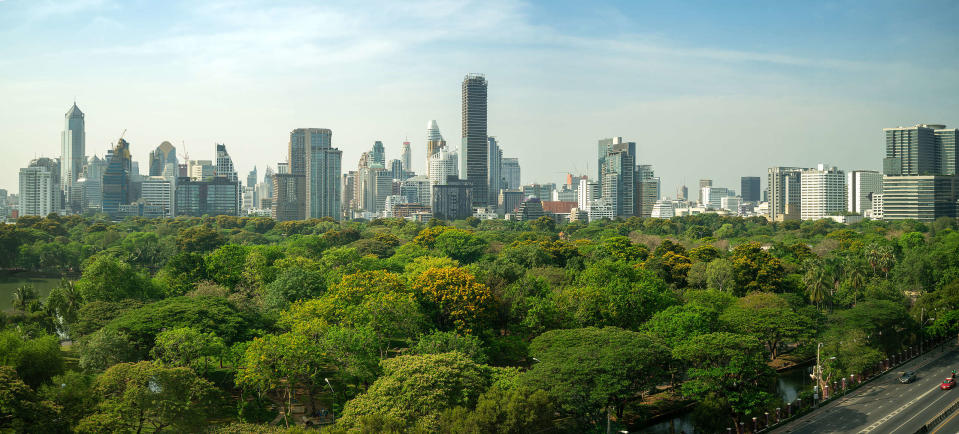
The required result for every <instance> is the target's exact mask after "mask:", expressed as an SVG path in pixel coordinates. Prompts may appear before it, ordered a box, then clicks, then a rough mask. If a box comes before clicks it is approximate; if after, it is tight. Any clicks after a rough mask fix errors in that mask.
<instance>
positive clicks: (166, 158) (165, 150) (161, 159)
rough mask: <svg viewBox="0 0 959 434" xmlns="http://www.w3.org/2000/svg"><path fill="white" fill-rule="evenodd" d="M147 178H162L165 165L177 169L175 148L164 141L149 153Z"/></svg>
mask: <svg viewBox="0 0 959 434" xmlns="http://www.w3.org/2000/svg"><path fill="white" fill-rule="evenodd" d="M149 160H150V161H149V165H150V172H149V176H163V169H165V168H166V165H167V164H173V167H177V159H176V148H174V147H173V145H172V144H170V142H166V141H164V142H163V143H160V146H157V147H156V149H154V150H152V151H150V158H149Z"/></svg>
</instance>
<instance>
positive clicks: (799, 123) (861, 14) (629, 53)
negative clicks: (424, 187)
mask: <svg viewBox="0 0 959 434" xmlns="http://www.w3.org/2000/svg"><path fill="white" fill-rule="evenodd" d="M957 19H959V3H956V2H946V1H943V2H882V1H856V2H852V1H850V2H846V1H831V2H813V1H802V2H799V1H797V2H768V1H765V2H760V1H756V2H690V1H685V2H684V1H670V2H662V1H623V2H581V1H578V2H574V1H569V2H564V1H559V2H553V1H551V2H518V1H510V0H490V1H445V0H436V1H427V2H394V1H368V2H357V1H350V2H299V1H265V0H264V1H258V0H247V1H232V0H216V1H209V2H203V1H165V2H153V1H113V0H63V1H46V0H0V149H3V151H4V156H5V157H6V158H3V159H2V160H0V188H7V189H9V190H11V191H15V190H16V189H17V169H18V168H19V167H22V166H24V165H26V164H27V162H28V161H29V160H30V159H31V158H33V157H34V156H40V155H42V156H56V155H57V154H58V153H59V146H60V145H59V134H60V130H61V129H62V128H63V114H64V113H65V112H66V110H67V109H68V108H69V106H70V104H71V103H72V102H73V99H74V98H76V99H77V101H78V104H79V105H80V107H81V109H83V110H84V112H86V114H87V153H88V154H93V153H96V154H98V155H103V154H104V153H105V152H106V149H107V148H108V147H109V146H110V143H112V142H113V141H115V140H116V137H117V136H118V135H119V134H120V132H121V131H123V130H124V129H126V130H127V135H126V137H127V139H128V140H129V141H130V142H131V146H132V149H133V152H134V158H135V159H137V160H139V161H141V162H144V161H145V160H146V155H147V153H148V152H149V151H150V150H151V149H153V148H154V147H156V146H157V145H158V144H159V143H160V142H161V141H163V140H169V141H171V142H172V143H174V144H175V145H177V146H178V148H181V146H180V143H181V142H183V143H185V144H186V148H187V150H188V151H189V154H190V157H191V158H195V159H212V158H213V155H214V151H213V145H214V142H223V143H226V144H227V146H228V150H229V151H230V153H231V154H232V155H233V158H234V161H235V162H236V164H237V166H238V168H239V170H240V171H241V172H243V173H245V172H246V171H247V170H249V169H250V168H252V166H253V165H254V164H255V165H257V166H259V167H260V169H261V171H262V168H263V166H264V165H265V164H270V165H275V164H276V162H277V161H282V160H284V159H285V152H286V143H287V140H288V137H289V136H288V135H289V131H290V130H292V129H293V128H297V127H324V128H331V129H332V130H333V141H334V145H335V146H337V147H339V148H340V149H342V150H343V151H344V154H343V155H344V158H343V167H344V170H348V169H349V168H353V167H355V165H356V161H357V159H358V157H359V155H360V153H361V152H363V151H364V150H367V149H369V148H370V147H371V146H372V143H373V141H374V140H383V141H384V143H385V144H386V151H387V157H388V158H398V157H399V152H400V143H401V142H402V141H403V139H404V138H405V137H409V138H410V140H411V141H412V143H413V153H414V158H413V160H414V161H413V165H414V169H416V170H420V171H422V169H423V168H424V161H425V157H424V156H423V155H424V154H425V128H426V123H427V121H429V120H430V119H436V120H437V121H438V123H439V126H440V128H441V130H442V132H443V134H444V136H445V137H446V138H447V139H448V140H449V142H450V143H452V144H454V145H455V144H456V143H458V141H459V140H458V137H459V135H460V118H459V113H460V94H459V92H460V87H459V82H460V80H462V78H463V76H464V75H465V74H466V73H468V72H482V73H485V74H486V75H487V78H488V80H489V83H490V90H489V95H490V100H489V132H490V134H491V135H495V136H497V138H498V139H499V142H500V143H501V145H502V146H503V148H504V155H506V156H513V157H519V159H520V164H521V166H522V169H523V181H524V182H534V181H538V182H549V181H554V182H559V181H561V180H562V179H563V173H565V172H567V171H571V172H574V173H577V172H578V173H589V174H592V173H594V172H595V165H596V162H595V161H593V160H594V159H595V146H596V145H595V143H596V140H597V139H599V138H603V137H610V136H623V137H625V138H626V139H628V140H633V141H636V142H637V143H638V150H639V154H640V160H641V163H644V164H652V165H653V166H654V167H655V170H656V173H657V175H658V176H660V177H662V179H663V194H664V195H669V196H673V195H674V194H675V188H676V186H678V185H679V184H681V183H683V182H685V183H686V184H688V185H695V184H696V180H698V179H699V178H712V179H714V180H715V181H716V184H718V185H726V186H730V187H733V188H736V189H738V187H739V186H738V183H739V177H740V176H745V175H759V176H762V175H764V174H765V171H766V168H767V167H768V166H771V165H790V166H792V165H809V166H811V165H814V164H816V163H818V162H825V163H828V164H834V165H837V166H839V167H841V168H844V169H860V168H865V169H878V168H879V167H880V161H881V156H882V135H881V128H883V127H888V126H897V125H911V124H915V123H919V122H928V123H946V124H948V125H959V102H957V98H956V95H957V94H959V92H957V91H959V73H957V66H959V65H957V63H959V60H957V59H959V31H956V25H955V23H956V22H957ZM181 152H182V149H181ZM144 167H145V165H144ZM587 170H589V171H588V172H587ZM243 173H241V175H242V174H243ZM261 173H262V172H261Z"/></svg>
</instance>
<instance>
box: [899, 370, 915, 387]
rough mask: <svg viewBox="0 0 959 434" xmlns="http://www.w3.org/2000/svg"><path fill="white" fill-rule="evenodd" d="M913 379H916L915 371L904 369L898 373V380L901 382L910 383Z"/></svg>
mask: <svg viewBox="0 0 959 434" xmlns="http://www.w3.org/2000/svg"><path fill="white" fill-rule="evenodd" d="M915 380H916V372H915V371H906V372H900V373H899V382H900V383H902V384H906V383H912V382H913V381H915Z"/></svg>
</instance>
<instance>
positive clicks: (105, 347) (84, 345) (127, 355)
mask: <svg viewBox="0 0 959 434" xmlns="http://www.w3.org/2000/svg"><path fill="white" fill-rule="evenodd" d="M77 354H78V355H79V356H80V357H79V365H80V367H81V368H83V369H86V370H91V371H102V370H105V369H107V368H109V367H111V366H113V365H115V364H117V363H123V362H135V361H137V360H139V355H138V354H137V349H136V347H135V346H134V343H133V341H132V340H131V339H130V336H129V335H127V334H126V333H124V332H121V331H117V330H114V329H107V328H103V329H99V330H97V331H95V332H93V333H92V334H90V335H87V336H84V337H83V338H81V339H80V341H79V342H77Z"/></svg>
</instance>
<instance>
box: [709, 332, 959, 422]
mask: <svg viewBox="0 0 959 434" xmlns="http://www.w3.org/2000/svg"><path fill="white" fill-rule="evenodd" d="M951 340H952V338H950V337H944V338H941V339H934V340H932V341H926V342H923V343H922V344H920V345H917V346H913V347H910V348H908V349H906V350H903V351H902V352H900V353H898V354H895V355H892V356H890V358H888V359H886V360H883V361H882V362H879V364H878V366H877V367H876V368H875V369H873V370H871V371H870V372H866V373H863V374H860V375H857V376H856V380H851V381H849V383H846V382H845V380H843V381H842V382H841V383H840V382H835V383H834V385H833V387H830V391H832V390H836V389H839V391H838V392H832V393H829V395H828V397H826V398H822V399H819V400H817V401H815V402H812V403H808V402H802V400H800V399H797V400H796V402H795V404H796V406H795V407H793V405H792V404H793V403H787V408H786V411H785V412H784V411H782V409H778V408H777V409H776V414H771V413H768V412H767V413H765V414H764V416H765V417H753V418H752V420H751V422H752V423H751V424H750V423H749V422H750V420H749V419H748V418H746V422H741V423H740V426H739V427H738V429H737V427H730V428H727V433H757V434H758V433H765V432H769V431H771V430H773V429H776V428H780V427H783V426H785V425H787V424H789V423H792V422H795V421H796V420H797V419H799V418H800V417H802V416H805V415H807V414H809V413H812V412H814V411H816V410H817V409H819V408H822V406H824V405H826V404H828V403H830V402H832V401H834V400H836V399H839V398H842V397H844V396H846V395H848V394H849V393H850V392H852V391H854V390H856V389H858V388H860V387H862V386H863V385H865V384H867V383H869V382H871V381H872V380H875V379H876V378H879V377H881V376H883V375H885V374H886V373H888V372H890V371H892V370H894V369H896V368H897V367H899V366H902V365H905V364H906V363H909V362H911V361H912V360H914V359H916V358H917V357H919V356H921V355H923V354H928V353H931V352H933V351H935V350H937V349H941V350H940V351H945V348H944V347H945V346H946V345H948V344H949V342H950V341H951ZM840 385H842V388H840V387H839V386H840ZM820 393H822V391H820ZM803 404H805V405H803ZM953 407H955V408H953ZM956 408H959V402H956V403H954V405H951V406H950V409H951V410H950V412H952V411H955V409H956ZM783 413H785V414H783ZM946 416H948V415H946ZM937 418H938V417H937ZM943 419H945V418H943ZM943 419H940V420H939V422H941V421H942V420H943ZM939 422H936V423H939ZM926 425H927V426H928V427H932V425H929V424H926ZM920 432H925V431H920Z"/></svg>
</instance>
